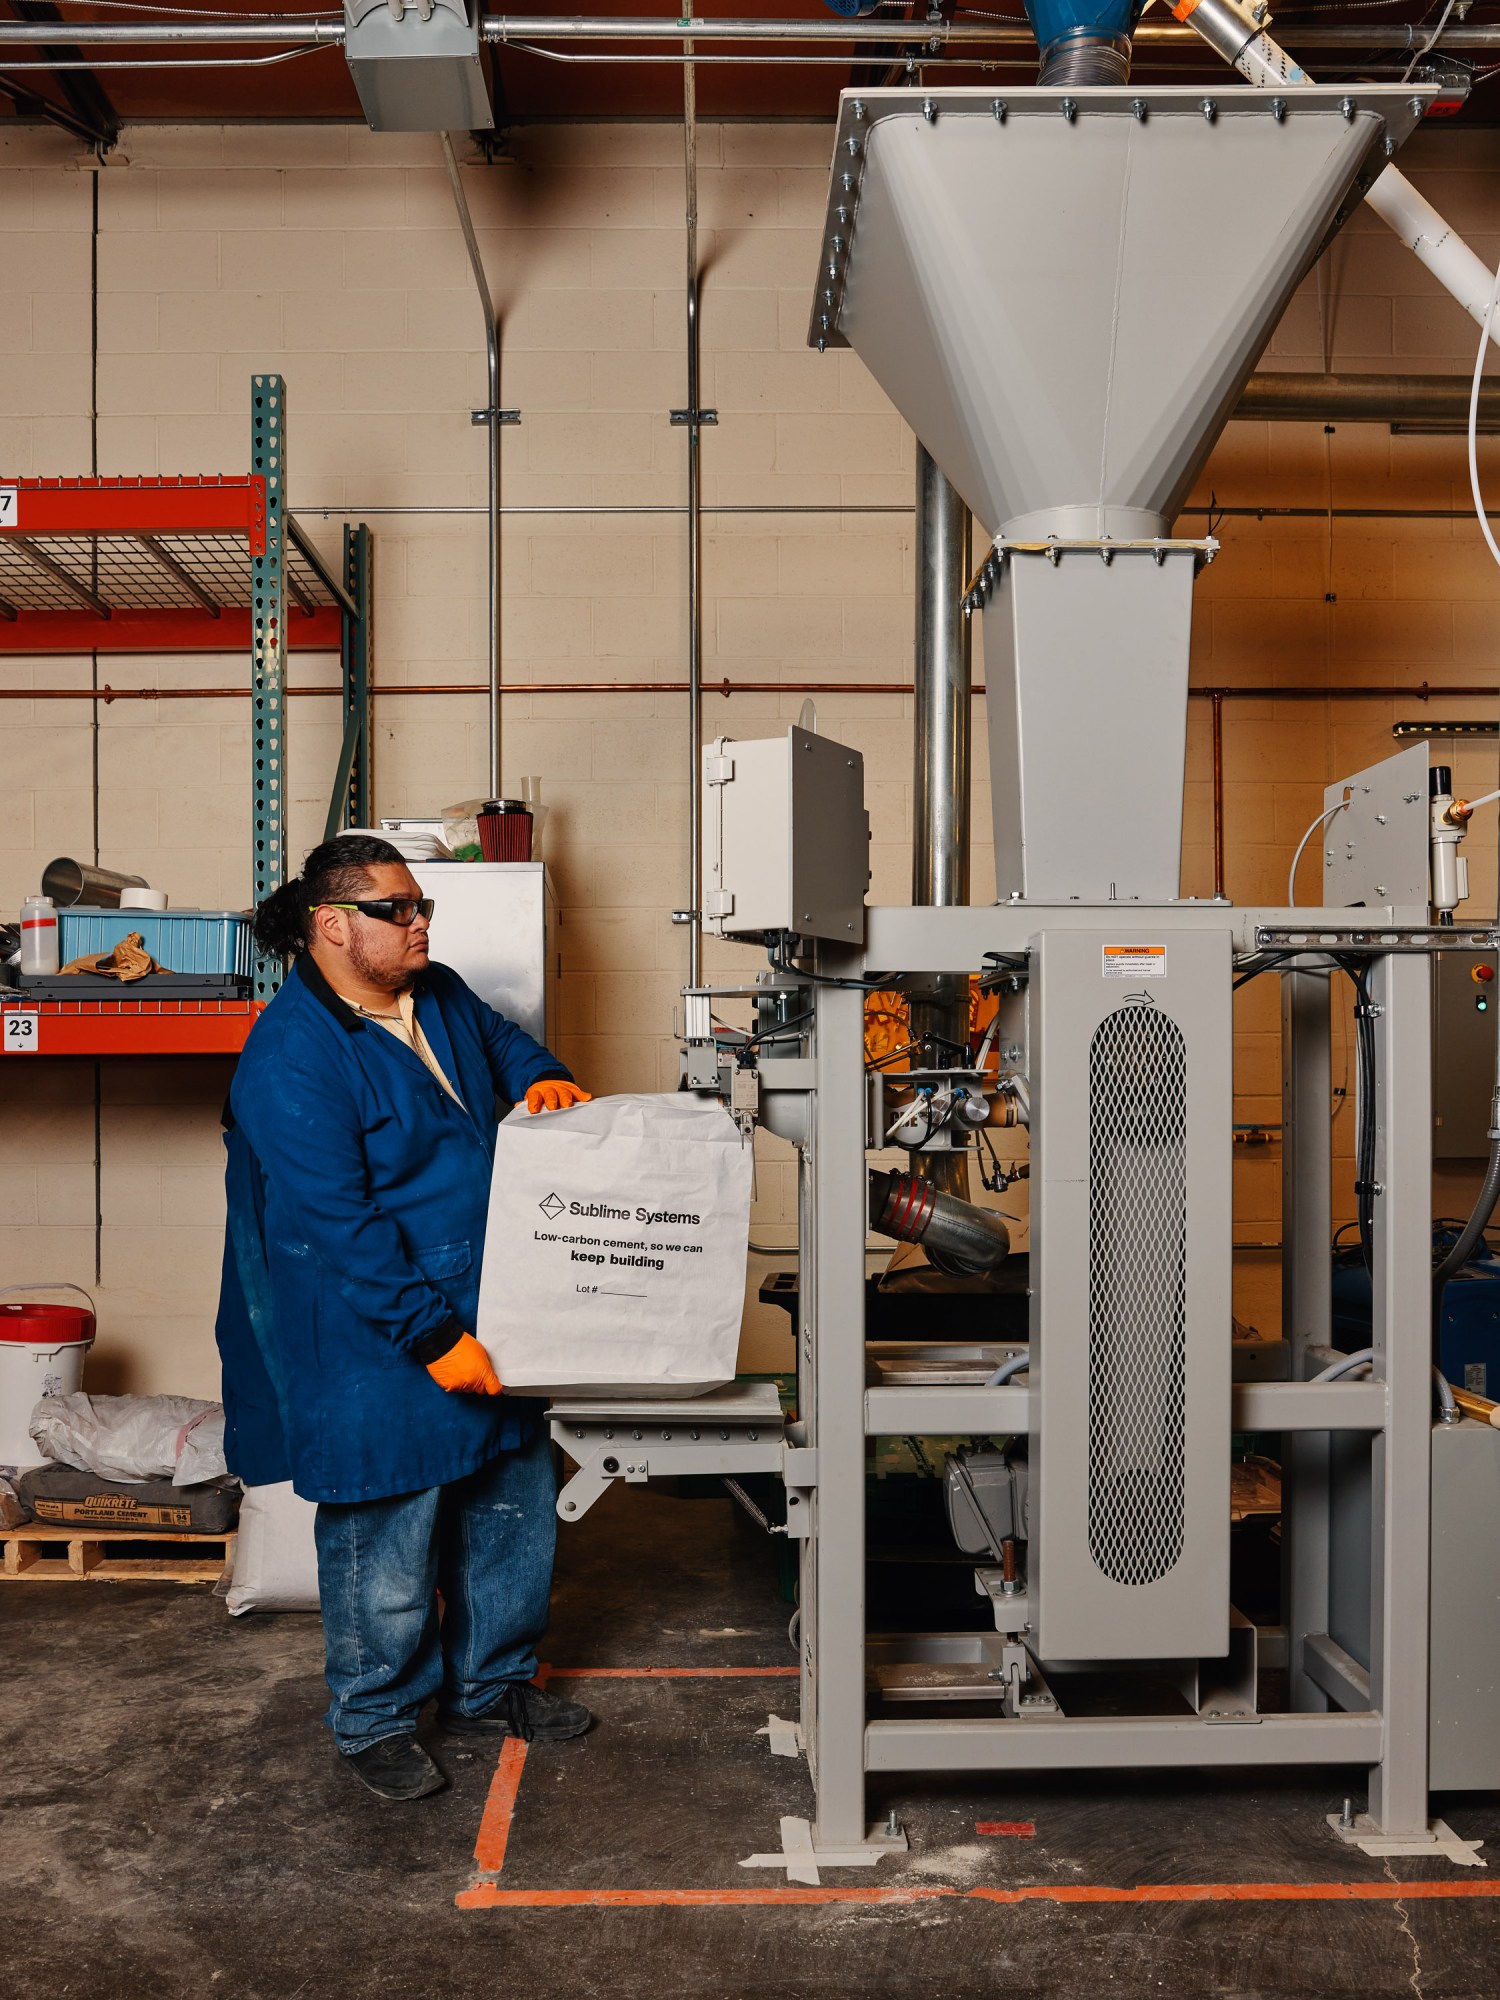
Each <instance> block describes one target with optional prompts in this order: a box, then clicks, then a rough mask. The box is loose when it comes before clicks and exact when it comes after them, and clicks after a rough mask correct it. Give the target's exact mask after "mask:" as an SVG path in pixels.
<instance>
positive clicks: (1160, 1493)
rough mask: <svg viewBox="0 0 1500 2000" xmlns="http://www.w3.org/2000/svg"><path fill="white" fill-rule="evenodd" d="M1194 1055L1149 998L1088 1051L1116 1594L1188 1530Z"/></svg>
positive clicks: (1093, 1496)
mask: <svg viewBox="0 0 1500 2000" xmlns="http://www.w3.org/2000/svg"><path fill="white" fill-rule="evenodd" d="M1186 1293H1187V1051H1186V1046H1185V1044H1184V1041H1183V1036H1182V1030H1181V1029H1180V1028H1179V1027H1178V1026H1177V1023H1176V1022H1175V1021H1174V1020H1172V1019H1171V1017H1170V1016H1169V1015H1167V1014H1165V1013H1163V1012H1162V1011H1161V1009H1160V1008H1159V1007H1157V1006H1155V1005H1154V1004H1153V1003H1152V1002H1150V1001H1149V1000H1145V999H1140V1000H1134V999H1132V1000H1130V1001H1127V1002H1126V1003H1125V1005H1123V1006H1121V1007H1119V1008H1117V1009H1116V1011H1115V1012H1114V1013H1112V1014H1110V1015H1108V1016H1107V1017H1106V1018H1105V1019H1104V1020H1103V1021H1101V1022H1100V1024H1099V1026H1098V1028H1097V1029H1096V1030H1095V1031H1094V1035H1093V1039H1092V1041H1091V1042H1090V1044H1089V1270H1088V1319H1089V1330H1088V1397H1089V1419H1088V1536H1089V1552H1090V1554H1091V1555H1092V1556H1093V1559H1094V1561H1095V1562H1096V1563H1097V1564H1098V1566H1099V1568H1100V1569H1101V1570H1102V1571H1103V1573H1104V1575H1105V1576H1107V1577H1110V1578H1111V1579H1112V1580H1113V1581H1114V1582H1116V1583H1122V1584H1128V1585H1141V1584H1149V1583H1157V1582H1159V1581H1160V1580H1161V1578H1163V1577H1164V1576H1166V1575H1168V1574H1169V1573H1170V1572H1171V1571H1172V1570H1173V1569H1174V1568H1175V1567H1176V1565H1177V1563H1178V1562H1179V1561H1180V1559H1181V1556H1182V1549H1183V1531H1184V1489H1185V1472H1186V1467H1185V1443H1186V1427H1185V1405H1186Z"/></svg>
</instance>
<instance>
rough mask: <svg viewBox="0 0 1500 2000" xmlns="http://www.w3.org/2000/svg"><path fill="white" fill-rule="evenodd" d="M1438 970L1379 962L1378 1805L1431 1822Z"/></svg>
mask: <svg viewBox="0 0 1500 2000" xmlns="http://www.w3.org/2000/svg"><path fill="white" fill-rule="evenodd" d="M1430 979H1431V972H1430V969H1429V966H1428V963H1427V961H1426V959H1424V958H1421V957H1417V956H1410V957H1395V956H1392V957H1390V958H1385V959H1382V960H1380V961H1379V963H1378V965H1377V966H1376V969H1375V973H1374V976H1373V978H1372V980H1371V992H1372V997H1373V999H1374V1002H1375V1004H1376V1006H1378V1007H1379V1008H1380V1009H1381V1010H1382V1011H1381V1013H1380V1015H1379V1017H1378V1019H1377V1021H1376V1023H1375V1029H1376V1076H1377V1085H1376V1116H1377V1121H1378V1135H1377V1140H1376V1148H1375V1182H1376V1195H1375V1241H1374V1256H1375V1268H1374V1345H1375V1350H1376V1357H1377V1365H1376V1371H1375V1372H1376V1373H1377V1374H1379V1375H1382V1376H1384V1378H1385V1381H1386V1384H1387V1393H1388V1395H1389V1398H1390V1411H1389V1415H1388V1417H1387V1422H1386V1429H1385V1431H1384V1433H1383V1434H1382V1435H1381V1436H1380V1437H1379V1438H1377V1439H1376V1442H1375V1457H1374V1475H1375V1476H1374V1528H1375V1536H1374V1554H1373V1572H1374V1573H1373V1575H1372V1577H1371V1606H1372V1616H1371V1636H1372V1642H1373V1643H1372V1649H1371V1653H1372V1656H1371V1675H1370V1680H1371V1692H1372V1695H1373V1697H1374V1702H1375V1706H1376V1708H1377V1709H1378V1710H1379V1711H1380V1712H1381V1714H1382V1715H1383V1716H1384V1718H1385V1737H1384V1749H1383V1752H1382V1755H1381V1760H1380V1763H1379V1766H1378V1767H1377V1768H1376V1769H1375V1770H1374V1771H1372V1772H1371V1774H1370V1818H1371V1820H1372V1821H1373V1823H1374V1825H1375V1827H1376V1828H1377V1829H1378V1831H1379V1832H1381V1833H1382V1834H1386V1835H1401V1836H1407V1837H1421V1836H1422V1835H1424V1834H1425V1833H1426V1832H1427V1826H1428V1819H1427V1730H1428V1627H1429V1615H1428V1569H1429V1539H1428V1537H1429V1517H1430V1514H1431V1499H1432V1249H1431V1244H1432V1223H1431V1206H1432V1192H1431V1181H1432V1083H1431V1068H1430V1055H1429V1048H1430V1043H1429V1032H1430V1025H1431V992H1430Z"/></svg>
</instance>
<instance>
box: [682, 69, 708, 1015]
mask: <svg viewBox="0 0 1500 2000" xmlns="http://www.w3.org/2000/svg"><path fill="white" fill-rule="evenodd" d="M687 46H688V48H689V49H691V47H692V44H691V43H689V44H688V45H687ZM682 165H683V185H684V216H685V221H686V227H687V409H686V410H685V411H684V412H683V415H684V416H685V418H686V420H687V544H688V545H687V621H688V633H687V637H688V646H687V652H688V689H687V697H688V772H687V782H688V902H687V912H686V915H687V925H688V984H689V986H697V985H699V984H700V983H701V981H702V977H703V782H702V774H701V771H700V769H699V766H700V764H701V761H702V748H703V493H702V486H701V479H700V473H701V447H702V428H701V426H702V421H703V411H702V408H701V406H700V400H701V399H700V383H699V368H698V363H699V352H700V350H699V338H698V75H697V71H696V70H695V69H694V68H693V66H692V64H691V63H688V64H687V65H686V66H685V67H684V69H683V72H682Z"/></svg>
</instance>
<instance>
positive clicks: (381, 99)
mask: <svg viewBox="0 0 1500 2000" xmlns="http://www.w3.org/2000/svg"><path fill="white" fill-rule="evenodd" d="M344 31H345V32H344V54H345V56H346V58H347V59H348V63H349V74H350V75H351V76H352V77H353V78H354V88H355V89H356V90H357V91H358V92H359V101H360V106H361V108H362V109H363V111H364V114H365V119H366V122H367V123H368V124H369V126H370V128H371V130H372V131H376V132H476V131H477V132H484V131H488V130H489V129H490V128H491V127H492V126H493V125H494V122H495V114H494V110H493V108H492V106H491V104H490V94H489V90H488V88H487V86H486V84H485V80H484V68H483V64H482V63H481V61H480V54H479V0H344Z"/></svg>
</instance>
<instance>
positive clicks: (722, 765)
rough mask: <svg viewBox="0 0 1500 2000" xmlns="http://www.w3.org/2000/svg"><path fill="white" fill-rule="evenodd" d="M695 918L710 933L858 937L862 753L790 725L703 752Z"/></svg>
mask: <svg viewBox="0 0 1500 2000" xmlns="http://www.w3.org/2000/svg"><path fill="white" fill-rule="evenodd" d="M703 828H704V842H705V857H704V859H705V866H704V879H703V924H704V928H705V929H706V930H709V931H711V932H712V933H713V934H714V936H715V937H724V938H760V937H762V936H763V935H764V934H765V933H766V932H767V931H790V932H793V933H795V934H796V935H797V936H799V937H805V938H822V939H825V940H826V941H827V942H829V943H838V944H848V945H858V944H863V943H864V937H865V892H866V890H867V889H868V888H869V886H870V820H869V815H868V814H867V813H866V811H865V760H864V758H863V757H861V756H860V754H859V752H858V751H857V750H848V749H846V748H845V747H844V745H843V744H842V743H835V742H834V741H833V739H832V738H831V737H828V736H819V735H817V734H815V733H814V732H813V731H812V730H809V729H799V728H796V727H795V726H794V727H793V728H791V729H788V731H787V733H786V735H785V736H768V737H760V738H756V739H754V740H753V741H749V742H741V741H739V740H737V739H736V738H733V737H728V736H721V737H720V738H719V739H718V740H717V741H716V742H714V743H711V744H709V745H708V747H707V748H706V749H705V751H704V753H703Z"/></svg>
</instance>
